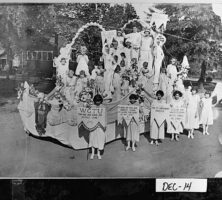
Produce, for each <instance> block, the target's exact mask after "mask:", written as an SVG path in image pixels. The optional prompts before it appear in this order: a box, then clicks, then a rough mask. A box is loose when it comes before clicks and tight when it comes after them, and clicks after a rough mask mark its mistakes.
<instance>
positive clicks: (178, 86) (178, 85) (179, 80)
mask: <svg viewBox="0 0 222 200" xmlns="http://www.w3.org/2000/svg"><path fill="white" fill-rule="evenodd" d="M174 89H175V90H179V91H180V92H182V94H183V93H184V92H185V88H184V84H183V79H182V75H181V74H179V75H178V76H177V80H176V82H175V88H174Z"/></svg>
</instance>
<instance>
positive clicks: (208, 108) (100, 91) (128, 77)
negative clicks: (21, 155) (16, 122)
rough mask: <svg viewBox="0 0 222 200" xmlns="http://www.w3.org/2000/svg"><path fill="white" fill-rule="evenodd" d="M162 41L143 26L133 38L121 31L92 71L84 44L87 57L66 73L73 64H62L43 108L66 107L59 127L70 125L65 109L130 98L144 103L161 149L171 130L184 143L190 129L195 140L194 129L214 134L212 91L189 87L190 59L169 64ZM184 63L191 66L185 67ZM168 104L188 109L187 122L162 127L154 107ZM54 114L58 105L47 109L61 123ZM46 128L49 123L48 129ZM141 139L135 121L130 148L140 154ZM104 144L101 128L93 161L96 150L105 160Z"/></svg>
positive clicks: (93, 138)
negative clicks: (165, 61)
mask: <svg viewBox="0 0 222 200" xmlns="http://www.w3.org/2000/svg"><path fill="white" fill-rule="evenodd" d="M151 32H152V34H151ZM157 38H161V37H160V34H159V33H155V32H153V31H151V30H150V29H145V30H144V31H143V32H138V30H137V28H136V27H133V32H132V33H130V34H125V33H123V32H122V31H121V30H117V36H116V37H115V38H113V40H112V43H111V44H109V43H108V42H107V41H105V43H104V46H103V56H102V57H101V62H100V64H99V65H98V66H95V67H94V69H93V70H92V71H90V70H89V67H88V62H89V58H88V56H87V48H86V46H84V45H83V46H81V54H80V55H78V56H77V63H78V66H77V68H76V70H75V71H74V70H72V69H66V68H65V67H64V66H65V65H66V63H67V60H66V58H62V59H61V61H60V65H59V66H56V67H57V83H56V87H55V89H54V90H53V91H52V92H51V93H50V94H48V95H43V96H39V95H37V96H38V97H39V99H41V100H39V104H38V106H37V107H38V108H41V109H42V107H41V105H42V103H46V102H48V103H49V104H51V105H54V103H53V101H52V99H53V100H55V99H56V100H57V101H58V102H59V103H58V104H59V105H60V106H59V107H58V106H57V107H56V112H57V111H58V110H59V111H58V112H57V114H59V115H60V117H59V120H58V118H56V123H55V124H54V125H56V124H59V123H63V122H64V121H65V120H64V118H65V117H64V113H63V114H61V113H62V111H64V112H66V114H67V113H69V111H70V110H71V108H72V107H75V106H86V107H91V106H103V105H102V104H103V102H104V101H106V102H111V101H112V102H118V101H119V100H121V99H122V98H124V97H125V96H126V95H128V94H130V95H129V103H130V104H134V105H138V106H139V107H140V115H142V117H141V118H142V119H144V121H149V122H150V125H151V126H150V138H151V142H150V143H151V144H156V145H158V144H159V140H161V139H164V138H165V133H166V132H167V133H169V134H171V136H172V137H171V140H174V139H175V140H176V141H178V140H179V135H180V134H181V133H182V132H183V131H184V129H186V130H188V138H194V129H198V128H199V126H200V124H202V125H203V134H204V135H209V132H208V126H209V125H212V124H213V112H212V100H211V98H210V96H211V95H210V92H208V91H207V92H206V93H205V94H204V96H200V95H199V94H198V93H197V92H198V91H197V89H196V88H194V87H192V86H191V85H185V86H184V84H183V76H184V70H188V68H189V66H188V64H187V62H186V59H187V58H186V57H185V58H186V59H185V62H184V60H183V63H182V64H180V63H179V62H178V61H177V59H176V58H171V63H170V64H169V65H167V66H163V64H162V61H163V58H164V53H163V50H162V46H163V44H164V42H165V41H164V37H162V39H163V40H162V41H161V39H160V40H158V39H157ZM184 63H185V64H184ZM181 65H185V67H183V68H181V67H180V66H181ZM65 69H66V70H65ZM138 91H140V92H138ZM141 91H142V92H141ZM143 92H145V93H147V94H149V95H150V96H152V98H153V100H152V101H150V99H149V100H148V101H146V98H145V96H143V95H142V93H143ZM43 99H44V101H43ZM145 102H148V103H147V104H146V103H145ZM163 103H166V104H169V105H170V106H171V107H174V108H179V107H184V108H186V120H185V124H181V123H178V124H176V126H175V125H172V124H170V123H166V122H163V123H162V125H161V126H159V125H158V124H157V123H156V122H155V119H154V118H152V112H151V106H152V105H161V104H163ZM61 105H62V106H61ZM38 108H37V109H38ZM51 112H53V106H52V107H51V111H48V110H47V114H48V113H49V114H48V118H51V121H53V120H52V118H53V119H55V116H56V114H55V112H54V113H53V114H51ZM45 113H46V112H45ZM67 115H68V114H67ZM74 115H75V114H74ZM40 116H41V114H40ZM44 116H46V115H44ZM61 116H63V117H61ZM68 116H70V115H68ZM45 118H46V117H45ZM45 118H44V119H45ZM43 121H44V120H43ZM54 121H55V120H54ZM57 121H59V122H57ZM71 121H72V120H71ZM73 121H74V120H73ZM37 123H38V122H37ZM45 126H46V124H45V123H44V127H43V128H42V129H44V128H45ZM38 129H40V132H41V133H42V134H44V131H42V130H41V126H40V128H39V126H38ZM139 136H140V133H139V129H138V124H137V123H135V122H134V121H131V122H130V124H129V125H128V126H127V127H126V141H127V145H126V150H129V149H130V148H131V147H132V150H133V151H135V150H136V143H138V142H139ZM131 143H132V145H131ZM104 145H105V130H103V129H101V127H98V128H97V129H96V130H94V131H92V132H91V133H90V136H89V147H91V148H92V154H91V159H93V158H94V152H95V149H96V148H98V158H99V159H101V154H100V150H102V149H103V148H104Z"/></svg>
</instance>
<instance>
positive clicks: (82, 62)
mask: <svg viewBox="0 0 222 200" xmlns="http://www.w3.org/2000/svg"><path fill="white" fill-rule="evenodd" d="M77 63H78V65H77V68H76V75H79V72H80V71H81V70H83V71H85V73H86V75H87V76H89V66H88V63H89V58H88V56H87V55H78V57H77Z"/></svg>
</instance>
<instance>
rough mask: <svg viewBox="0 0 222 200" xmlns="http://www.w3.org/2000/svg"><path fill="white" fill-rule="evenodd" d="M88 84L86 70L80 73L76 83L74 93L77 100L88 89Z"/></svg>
mask: <svg viewBox="0 0 222 200" xmlns="http://www.w3.org/2000/svg"><path fill="white" fill-rule="evenodd" d="M87 82H88V79H87V77H86V73H85V71H84V70H81V71H80V72H79V77H78V78H77V81H76V87H75V91H74V96H75V98H76V97H79V94H80V92H82V91H83V89H84V88H85V87H87Z"/></svg>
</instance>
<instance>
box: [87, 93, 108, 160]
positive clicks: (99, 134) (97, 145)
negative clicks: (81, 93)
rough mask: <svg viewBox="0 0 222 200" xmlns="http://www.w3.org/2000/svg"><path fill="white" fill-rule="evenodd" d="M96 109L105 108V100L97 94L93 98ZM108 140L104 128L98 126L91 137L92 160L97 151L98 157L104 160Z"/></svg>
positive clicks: (91, 133)
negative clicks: (102, 152)
mask: <svg viewBox="0 0 222 200" xmlns="http://www.w3.org/2000/svg"><path fill="white" fill-rule="evenodd" d="M93 102H94V107H97V108H101V107H103V105H102V103H103V98H102V96H101V95H99V94H97V95H95V96H94V98H93ZM105 140H106V135H105V130H104V129H103V127H101V126H98V127H97V128H96V129H95V130H94V131H91V132H90V135H89V147H90V148H91V150H92V154H91V156H90V159H93V158H94V155H95V150H96V149H97V156H98V159H102V157H101V151H102V150H103V149H104V145H105Z"/></svg>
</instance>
